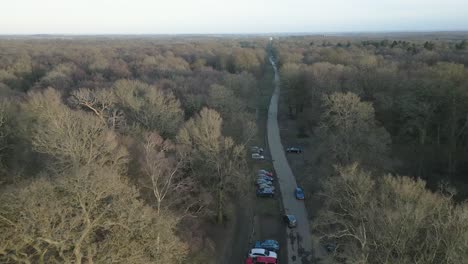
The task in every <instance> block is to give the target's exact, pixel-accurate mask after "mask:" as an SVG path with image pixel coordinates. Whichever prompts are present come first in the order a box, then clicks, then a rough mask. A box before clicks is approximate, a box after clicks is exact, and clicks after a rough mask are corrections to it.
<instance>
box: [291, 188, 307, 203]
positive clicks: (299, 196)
mask: <svg viewBox="0 0 468 264" xmlns="http://www.w3.org/2000/svg"><path fill="white" fill-rule="evenodd" d="M294 196H296V199H298V200H304V199H305V195H304V190H302V188H301V187H296V189H294Z"/></svg>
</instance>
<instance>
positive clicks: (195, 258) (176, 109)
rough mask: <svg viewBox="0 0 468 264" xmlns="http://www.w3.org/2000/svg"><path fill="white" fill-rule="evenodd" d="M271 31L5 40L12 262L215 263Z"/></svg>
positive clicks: (4, 139)
mask: <svg viewBox="0 0 468 264" xmlns="http://www.w3.org/2000/svg"><path fill="white" fill-rule="evenodd" d="M266 44H267V41H266V40H264V39H260V38H259V39H255V38H250V39H245V38H244V39H243V38H230V39H227V38H215V37H204V38H202V37H192V38H190V37H185V38H182V37H174V38H172V37H146V38H140V37H127V38H124V37H122V38H112V37H98V38H87V37H77V38H74V39H73V38H71V39H69V38H60V37H57V38H53V37H52V38H47V37H44V38H41V37H39V38H18V39H14V38H13V39H7V38H3V39H1V40H0V53H1V56H0V241H2V242H1V243H0V262H1V263H166V264H170V263H187V262H186V260H187V259H188V258H191V259H192V261H191V262H190V263H197V262H199V263H213V260H212V256H213V254H214V253H213V250H214V249H215V247H216V245H215V242H214V241H213V240H212V235H211V234H209V231H210V228H211V226H213V225H220V224H222V223H223V221H225V220H226V219H228V218H230V217H232V216H231V215H230V213H229V212H228V210H226V208H227V206H228V205H229V204H231V203H232V201H235V199H234V198H236V197H238V196H239V195H242V192H243V191H244V190H243V189H242V188H241V187H242V185H243V183H244V182H245V181H246V180H247V179H246V175H247V173H245V171H246V169H247V165H246V155H245V153H246V152H245V146H247V145H248V144H249V142H250V141H251V140H252V138H253V137H254V136H255V135H256V130H257V127H256V123H255V109H256V105H255V104H256V96H257V92H258V90H257V82H258V80H260V79H261V77H262V75H263V70H264V62H265V58H266V51H265V47H266Z"/></svg>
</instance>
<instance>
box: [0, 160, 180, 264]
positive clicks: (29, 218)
mask: <svg viewBox="0 0 468 264" xmlns="http://www.w3.org/2000/svg"><path fill="white" fill-rule="evenodd" d="M138 196H139V193H138V191H137V190H135V189H134V188H132V187H129V186H128V185H127V183H126V182H125V181H124V180H123V179H122V177H121V176H120V175H118V174H116V173H114V172H113V171H112V170H108V169H103V168H96V167H92V168H90V167H88V168H84V167H80V168H78V169H76V170H72V171H71V172H67V173H66V174H63V175H58V176H57V177H56V178H54V179H52V180H51V179H50V178H46V177H42V178H40V179H37V180H34V181H32V182H31V183H30V184H29V185H28V186H27V187H25V188H21V187H16V188H13V189H12V190H11V191H9V192H6V193H2V194H1V195H0V200H1V205H0V208H1V210H0V239H1V241H2V243H1V245H0V262H2V263H12V262H15V263H83V262H86V263H171V264H176V263H184V259H185V255H186V253H187V247H186V245H185V244H183V243H182V242H181V241H180V240H179V239H178V238H177V237H176V236H175V234H174V232H173V230H174V228H175V225H176V224H177V221H176V220H175V218H174V216H173V215H171V214H170V213H169V212H165V213H164V214H161V215H157V214H155V213H154V211H153V210H152V209H151V208H150V207H148V206H146V205H144V204H143V203H142V202H141V201H139V200H138Z"/></svg>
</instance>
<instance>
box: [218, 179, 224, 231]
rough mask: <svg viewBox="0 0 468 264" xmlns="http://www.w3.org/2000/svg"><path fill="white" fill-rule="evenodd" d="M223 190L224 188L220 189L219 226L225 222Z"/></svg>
mask: <svg viewBox="0 0 468 264" xmlns="http://www.w3.org/2000/svg"><path fill="white" fill-rule="evenodd" d="M223 195H224V194H223V189H222V187H219V188H218V210H217V211H218V214H217V221H218V224H222V223H223V220H224V206H223V198H224V197H223Z"/></svg>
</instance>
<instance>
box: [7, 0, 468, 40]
mask: <svg viewBox="0 0 468 264" xmlns="http://www.w3.org/2000/svg"><path fill="white" fill-rule="evenodd" d="M450 30H457V31H458V30H468V0H443V1H436V0H269V1H267V0H0V34H218V33H234V34H237V33H288V32H289V33H296V32H301V33H305V32H310V33H316V32H369V31H370V32H380V31H450Z"/></svg>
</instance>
